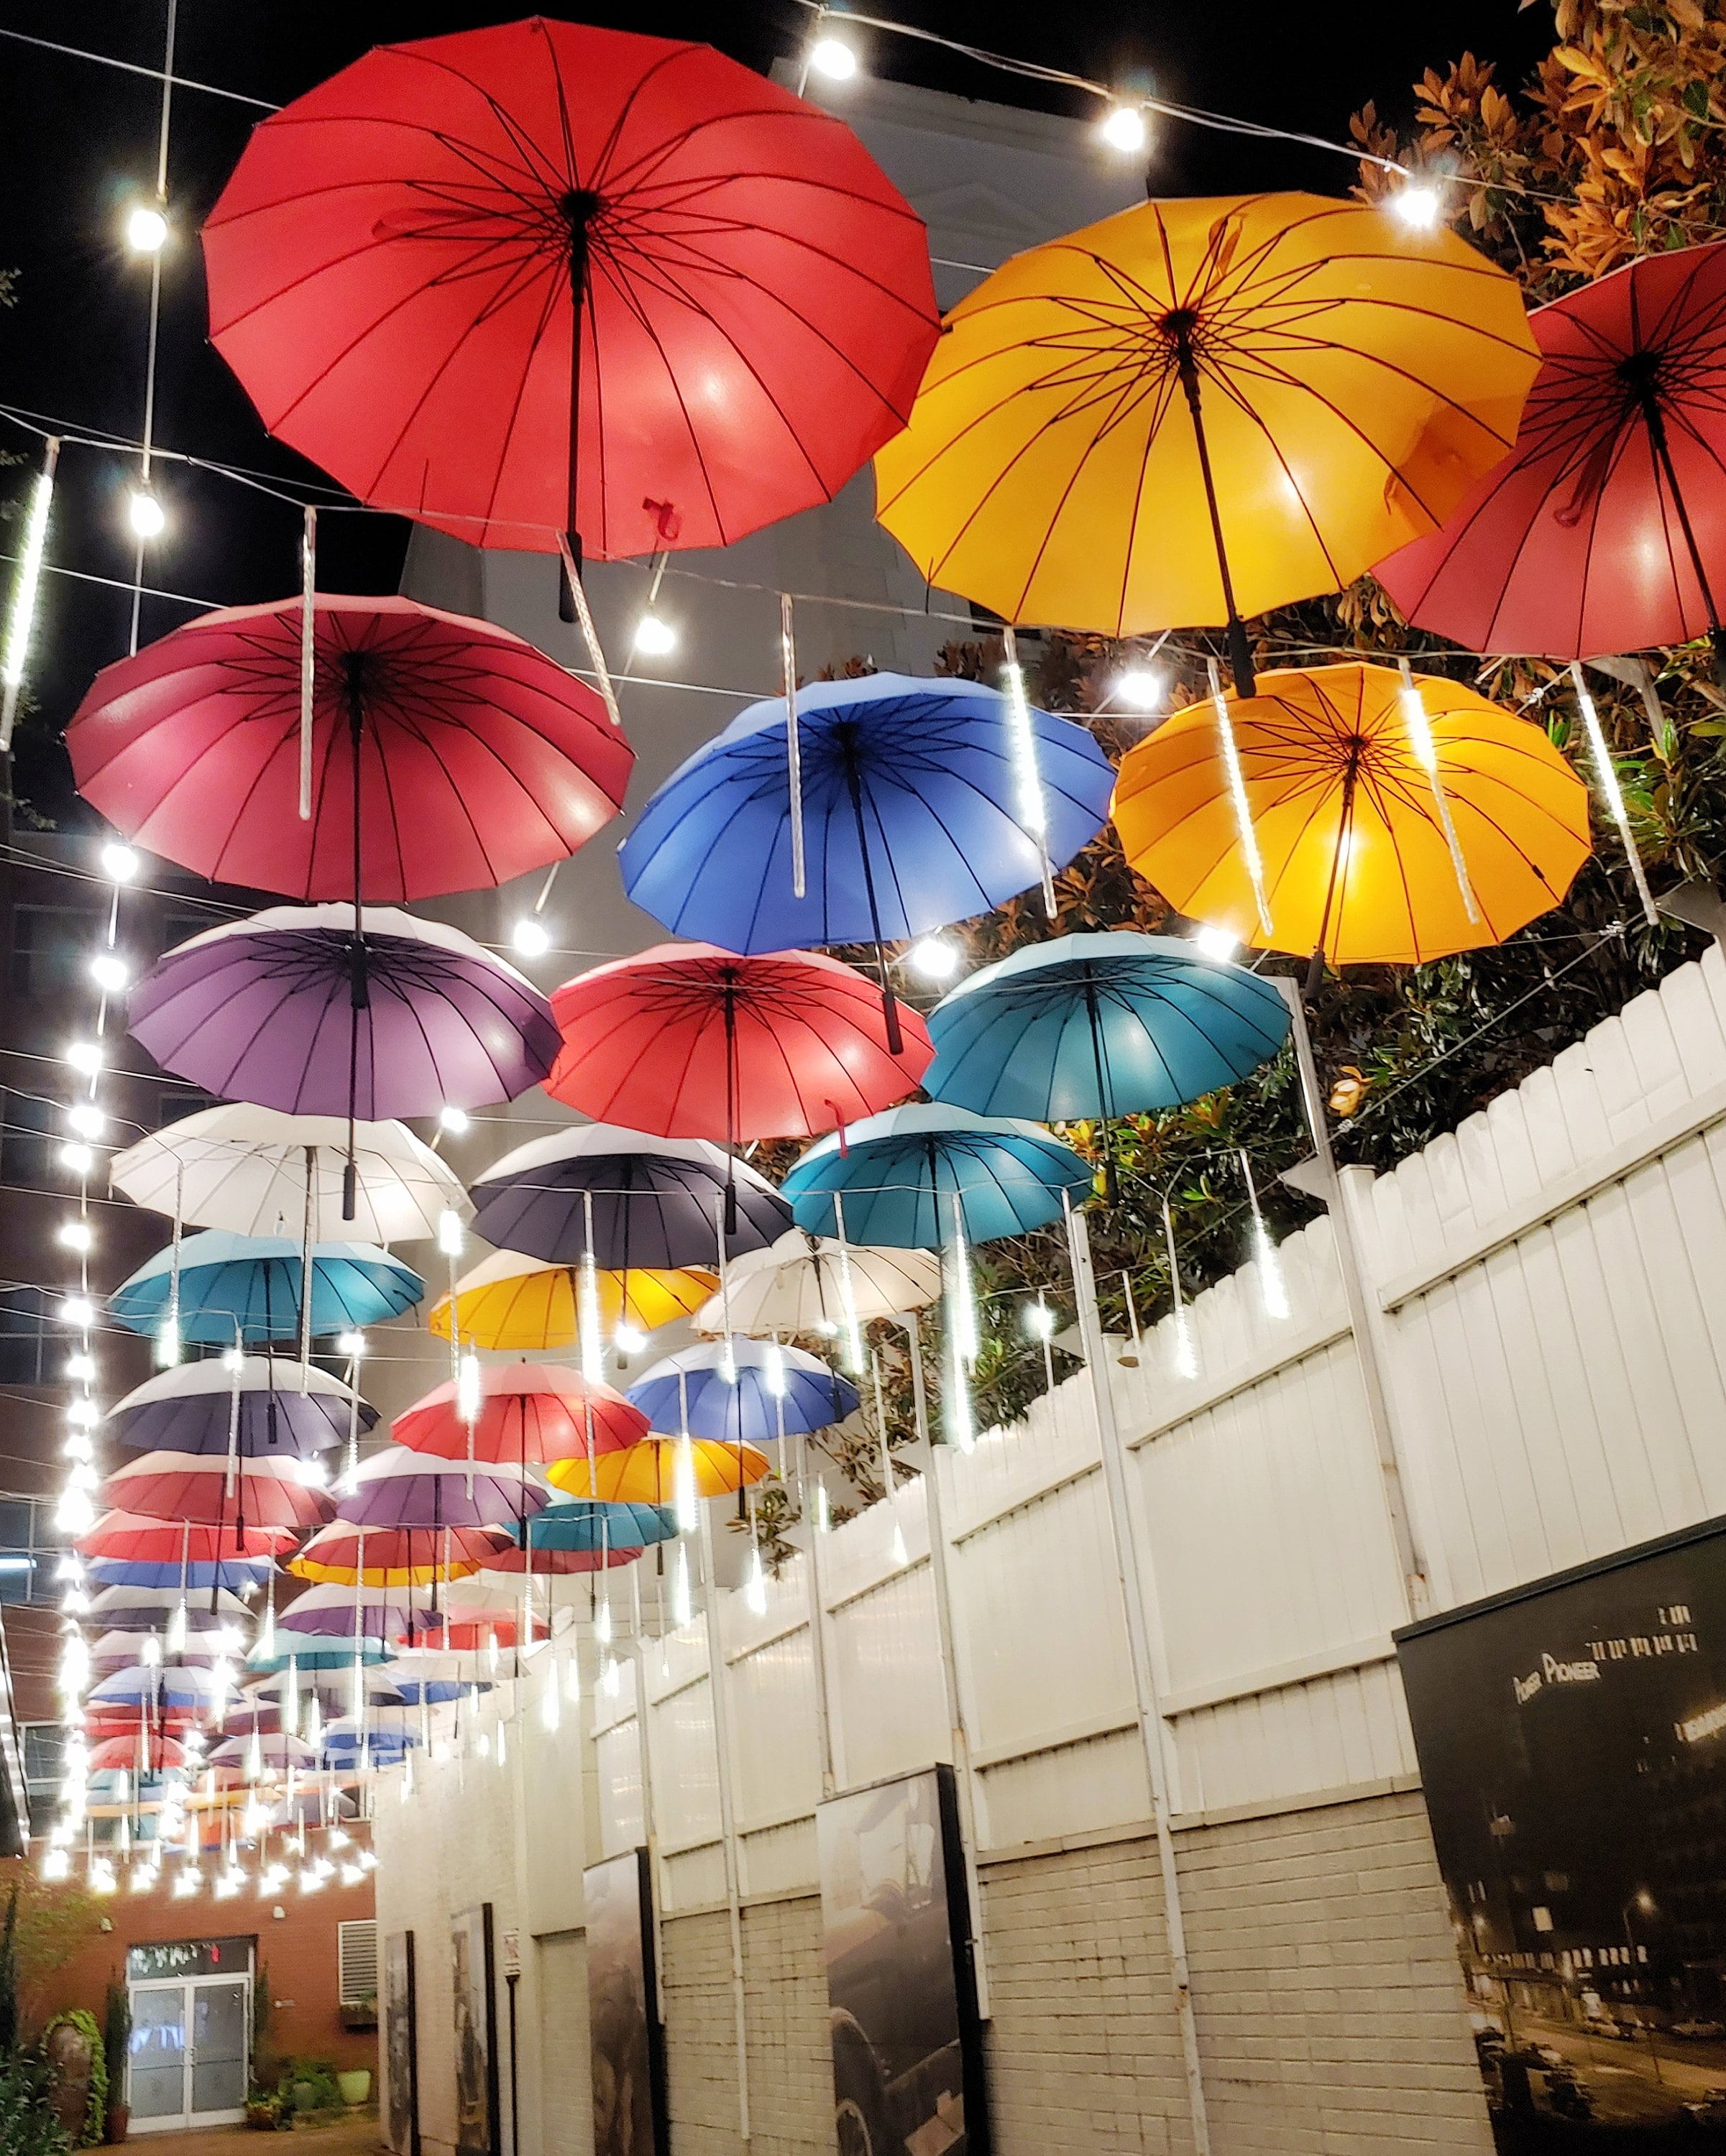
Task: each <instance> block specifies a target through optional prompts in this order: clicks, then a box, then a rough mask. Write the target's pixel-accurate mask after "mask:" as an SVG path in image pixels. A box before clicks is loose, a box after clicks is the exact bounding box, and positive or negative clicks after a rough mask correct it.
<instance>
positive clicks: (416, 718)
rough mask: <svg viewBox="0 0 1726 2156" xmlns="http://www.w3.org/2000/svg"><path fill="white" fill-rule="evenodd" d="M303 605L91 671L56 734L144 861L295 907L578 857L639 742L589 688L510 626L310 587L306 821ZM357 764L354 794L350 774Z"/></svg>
mask: <svg viewBox="0 0 1726 2156" xmlns="http://www.w3.org/2000/svg"><path fill="white" fill-rule="evenodd" d="M301 619H302V616H301V603H300V602H299V601H298V600H297V599H295V600H292V601H285V602H283V603H280V604H277V605H273V606H254V607H226V608H223V609H222V610H221V611H220V612H218V613H208V614H204V615H202V616H201V617H200V618H199V619H198V620H196V621H193V622H188V623H187V624H186V626H185V627H184V628H183V629H175V630H174V631H173V632H172V634H170V635H167V636H164V637H162V639H160V641H159V642H157V643H155V644H151V645H149V646H148V647H147V649H145V650H143V651H141V652H139V653H138V654H137V655H136V657H135V658H131V659H122V660H118V661H117V662H116V664H115V665H111V666H108V667H105V668H104V669H103V670H102V671H101V672H100V674H99V675H97V676H96V678H95V682H94V683H93V684H92V685H91V687H90V690H89V693H88V694H87V695H86V696H85V699H84V701H83V702H82V703H81V704H80V706H79V707H78V711H77V712H76V714H75V716H74V718H73V720H72V723H71V725H70V726H69V729H68V730H67V735H66V746H67V747H68V748H69V750H70V752H71V756H72V767H73V771H74V774H75V776H76V778H77V781H78V787H79V790H80V793H82V794H83V795H84V797H85V799H86V800H87V801H89V802H90V803H91V805H92V806H93V807H95V808H99V809H100V811H101V812H102V814H104V815H105V817H106V818H107V819H108V820H109V821H110V823H111V824H115V825H116V826H117V828H118V829H120V830H121V831H123V832H124V833H125V834H126V836H127V837H128V838H131V839H136V840H137V841H138V843H139V844H141V845H143V846H147V847H148V848H149V850H150V851H151V852H152V853H154V854H161V855H163V856H165V857H166V858H167V860H172V861H177V862H179V863H180V865H182V867H184V868H189V869H193V870H196V871H197V872H198V874H199V875H206V876H208V877H210V878H211V879H212V880H214V881H216V882H228V883H244V884H249V885H255V886H257V887H259V888H260V889H262V890H265V891H280V892H284V893H285V894H286V895H287V896H290V897H293V898H301V899H332V898H349V899H351V898H352V896H354V875H355V867H356V860H355V851H356V845H357V847H358V852H359V860H358V870H359V880H360V883H361V885H362V892H363V896H365V898H367V900H370V901H377V902H383V901H388V900H394V899H406V898H429V897H434V896H439V895H440V894H442V893H444V892H448V891H472V890H475V889H476V888H478V887H479V886H480V885H486V884H501V883H506V882H507V881H508V880H510V878H511V877H512V876H518V875H522V874H524V873H525V872H526V871H527V870H530V869H536V868H543V867H545V866H546V865H547V864H548V863H549V862H552V861H554V860H561V859H562V857H563V856H564V855H567V854H571V853H573V852H574V850H576V848H577V847H578V846H579V845H580V844H582V843H583V840H585V839H590V838H591V837H592V836H593V834H594V832H595V831H597V830H598V829H599V828H600V826H601V825H602V824H605V823H607V822H609V820H610V819H611V818H612V817H613V816H614V815H615V814H616V813H617V811H618V809H619V807H620V806H621V805H622V803H623V798H624V788H625V787H626V786H627V785H628V783H629V770H630V767H631V765H632V764H633V763H634V752H633V751H632V750H631V749H630V748H629V746H628V745H627V743H626V742H624V738H623V737H622V735H621V734H620V733H619V731H618V730H617V729H616V727H615V726H612V725H611V724H610V722H609V720H608V719H607V717H606V714H605V710H604V706H603V705H602V704H601V703H600V701H599V699H598V696H595V695H594V693H593V690H590V689H588V688H587V687H586V686H585V685H583V683H581V682H580V681H578V680H575V679H574V677H573V675H570V674H568V673H567V672H566V671H565V670H564V669H563V668H562V667H561V666H558V665H555V664H554V663H553V661H552V660H549V659H547V657H546V656H545V655H544V654H543V653H542V652H539V651H537V650H535V649H534V648H533V646H532V644H527V643H524V642H523V641H522V639H521V638H520V637H518V636H512V635H511V634H510V632H509V631H508V630H507V629H496V628H494V627H493V626H492V624H491V623H489V622H484V621H469V620H466V619H464V618H463V617H462V616H461V615H460V614H452V613H439V611H438V610H437V609H436V608H434V607H426V606H420V605H419V604H418V603H416V602H415V601H414V600H412V599H403V598H319V599H318V600H317V602H316V606H315V608H314V609H313V614H312V626H313V634H314V636H315V639H316V665H315V670H314V674H313V698H312V740H311V772H312V783H311V818H310V819H309V820H308V819H302V818H301V814H300V753H301V744H300V725H301V694H300V691H301V674H300V665H301ZM356 761H357V763H358V766H359V770H360V788H359V798H358V802H357V803H356V801H355V798H354V768H355V764H356Z"/></svg>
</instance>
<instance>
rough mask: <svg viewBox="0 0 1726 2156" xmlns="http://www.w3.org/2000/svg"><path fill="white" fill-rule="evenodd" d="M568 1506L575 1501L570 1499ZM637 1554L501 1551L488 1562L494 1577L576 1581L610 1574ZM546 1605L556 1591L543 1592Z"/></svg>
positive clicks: (634, 1550)
mask: <svg viewBox="0 0 1726 2156" xmlns="http://www.w3.org/2000/svg"><path fill="white" fill-rule="evenodd" d="M571 1502H572V1503H573V1502H575V1500H573V1499H572V1500H571ZM640 1554H641V1552H640V1548H633V1547H632V1548H627V1549H611V1548H605V1549H598V1548H596V1549H591V1550H578V1549H541V1548H538V1547H537V1546H535V1547H534V1548H529V1549H507V1550H504V1551H501V1553H499V1554H498V1555H497V1556H496V1557H495V1558H492V1560H491V1569H492V1571H493V1572H495V1573H513V1574H514V1575H515V1576H516V1578H521V1577H522V1576H523V1575H524V1574H526V1573H532V1575H533V1577H534V1578H536V1579H571V1578H581V1577H582V1576H583V1574H585V1573H590V1572H614V1571H616V1570H617V1569H618V1568H619V1566H620V1565H625V1564H634V1562H635V1560H636V1558H639V1557H640ZM545 1593H546V1597H547V1601H548V1602H549V1601H551V1600H553V1599H555V1596H556V1589H552V1588H549V1587H548V1588H547V1589H546V1590H545Z"/></svg>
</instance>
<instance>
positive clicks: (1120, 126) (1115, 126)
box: [1098, 105, 1148, 157]
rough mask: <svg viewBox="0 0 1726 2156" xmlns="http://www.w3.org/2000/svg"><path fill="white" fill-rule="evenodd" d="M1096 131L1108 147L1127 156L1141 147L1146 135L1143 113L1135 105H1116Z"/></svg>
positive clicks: (1146, 137) (1143, 144) (1141, 148)
mask: <svg viewBox="0 0 1726 2156" xmlns="http://www.w3.org/2000/svg"><path fill="white" fill-rule="evenodd" d="M1098 132H1099V133H1100V134H1101V135H1102V139H1103V141H1105V142H1107V144H1108V146H1109V147H1110V149H1112V150H1119V151H1122V152H1124V153H1125V154H1126V155H1127V156H1128V157H1131V156H1133V153H1134V152H1135V151H1139V150H1143V147H1144V146H1145V142H1146V141H1147V139H1148V129H1147V128H1146V126H1145V116H1144V114H1143V112H1142V111H1141V110H1139V108H1138V106H1137V105H1117V106H1116V107H1115V109H1114V110H1113V111H1112V112H1111V113H1110V114H1109V115H1108V116H1107V118H1106V119H1105V120H1104V121H1103V123H1102V127H1101V128H1100V129H1099V130H1098Z"/></svg>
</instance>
